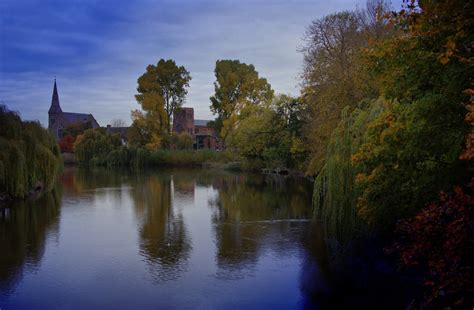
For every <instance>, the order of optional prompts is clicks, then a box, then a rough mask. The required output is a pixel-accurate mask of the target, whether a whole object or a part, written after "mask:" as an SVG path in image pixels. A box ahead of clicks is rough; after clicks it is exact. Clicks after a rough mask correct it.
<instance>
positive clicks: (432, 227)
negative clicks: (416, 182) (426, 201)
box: [388, 181, 474, 308]
mask: <svg viewBox="0 0 474 310" xmlns="http://www.w3.org/2000/svg"><path fill="white" fill-rule="evenodd" d="M473 190H474V181H471V183H470V184H469V186H468V187H467V190H466V192H464V191H463V190H462V189H461V187H459V186H458V187H455V188H454V190H453V192H452V193H450V194H446V193H444V192H441V193H440V194H439V202H433V203H431V204H430V205H428V206H427V207H426V208H424V209H423V210H422V211H420V212H419V213H418V214H417V215H416V216H415V217H413V218H411V219H409V220H405V221H401V222H400V223H399V224H398V225H397V231H398V233H399V235H400V240H399V241H398V242H397V243H396V244H395V245H394V246H393V247H392V248H391V249H389V250H388V251H389V252H397V253H398V254H399V256H400V260H399V261H400V266H401V267H402V268H413V267H415V266H416V267H418V268H419V269H421V270H422V272H423V274H424V283H423V285H424V287H425V289H426V290H425V295H424V298H423V300H422V301H421V302H420V307H421V308H425V307H434V308H445V307H446V308H450V307H459V308H464V307H466V308H469V307H471V306H472V305H473V304H474V299H473V296H474V289H473V288H474V283H473V282H472V280H473V279H474V274H473V266H472V262H473V257H474V239H473V238H472V232H473V231H474V195H473Z"/></svg>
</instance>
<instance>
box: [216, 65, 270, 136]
mask: <svg viewBox="0 0 474 310" xmlns="http://www.w3.org/2000/svg"><path fill="white" fill-rule="evenodd" d="M214 73H215V76H216V81H215V82H214V91H215V93H214V95H213V96H212V97H211V98H210V100H211V111H212V112H213V113H214V114H217V119H216V121H215V122H214V127H215V129H216V130H217V131H218V132H221V135H222V136H223V137H224V138H225V137H226V136H227V133H226V132H227V131H228V130H230V129H231V128H232V126H233V123H234V122H233V121H235V118H236V117H237V115H238V114H239V113H240V111H241V110H242V109H243V108H244V107H245V106H246V105H248V104H253V105H258V104H261V103H265V102H270V101H271V100H272V98H273V90H272V88H271V86H270V84H269V83H268V82H267V80H266V79H265V78H261V77H259V75H258V72H257V71H256V70H255V67H254V66H253V65H247V64H245V63H241V62H240V61H239V60H218V61H217V62H216V67H215V70H214ZM231 117H233V118H234V119H231ZM224 123H227V124H226V125H225V124H224ZM222 129H224V130H222Z"/></svg>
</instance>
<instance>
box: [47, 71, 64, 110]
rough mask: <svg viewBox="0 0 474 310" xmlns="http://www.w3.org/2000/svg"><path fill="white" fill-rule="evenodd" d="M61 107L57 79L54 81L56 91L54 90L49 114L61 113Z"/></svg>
mask: <svg viewBox="0 0 474 310" xmlns="http://www.w3.org/2000/svg"><path fill="white" fill-rule="evenodd" d="M61 112H62V110H61V107H60V106H59V95H58V88H57V86H56V79H54V89H53V98H52V99H51V107H50V108H49V111H48V113H49V114H52V113H61Z"/></svg>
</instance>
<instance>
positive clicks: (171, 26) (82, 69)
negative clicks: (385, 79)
mask: <svg viewBox="0 0 474 310" xmlns="http://www.w3.org/2000/svg"><path fill="white" fill-rule="evenodd" d="M398 2H400V1H392V6H393V7H395V8H398V7H397V3H398ZM364 5H365V0H312V1H310V0H275V1H270V0H268V1H264V0H253V1H251V0H214V1H200V0H196V1H191V0H187V1H186V0H170V1H161V0H153V1H152V0H136V1H132V0H129V1H119V0H115V1H112V0H61V1H56V0H55V1H53V0H36V1H31V0H21V1H20V0H2V1H1V2H0V103H1V104H5V105H6V106H7V107H8V108H9V109H10V110H14V111H17V112H19V113H20V115H21V116H22V118H23V119H28V120H39V121H40V122H41V124H42V125H43V126H47V121H48V109H49V106H50V104H51V95H52V90H53V83H54V78H55V77H56V79H57V84H58V91H59V99H60V103H61V108H62V109H63V111H65V112H79V113H92V114H93V115H94V117H95V118H96V120H97V121H98V122H99V124H100V125H102V126H105V125H107V124H110V123H111V121H112V120H113V119H122V120H124V121H125V122H126V123H127V124H130V123H131V119H130V111H131V110H133V109H139V108H140V106H139V105H138V104H137V103H136V101H135V99H134V95H135V94H136V87H137V78H138V77H139V76H140V75H141V74H143V73H144V71H145V68H146V66H147V65H148V64H156V63H157V62H158V60H159V59H161V58H164V59H170V58H171V59H174V60H175V61H176V63H177V64H178V65H180V66H184V67H185V68H186V69H187V70H188V71H190V74H191V77H192V80H191V82H190V87H189V89H188V96H187V98H186V102H185V104H184V106H189V107H193V108H194V114H195V118H196V119H213V118H214V116H213V115H212V113H211V111H210V109H209V105H210V101H209V97H210V96H212V95H213V93H214V85H213V83H214V80H215V76H214V67H215V62H216V60H218V59H239V60H240V61H241V62H245V63H247V64H253V65H254V66H255V68H256V70H257V71H258V72H259V75H260V76H261V77H265V78H266V79H267V80H268V81H269V83H270V84H271V85H272V88H273V89H274V90H275V92H276V93H284V94H291V95H298V94H299V87H298V85H299V83H300V80H299V78H298V77H299V74H300V73H301V71H302V63H303V57H302V54H301V53H300V52H298V50H299V48H300V47H301V46H303V44H304V40H303V38H304V32H305V28H306V27H307V26H308V25H309V24H310V23H311V21H312V20H314V19H317V18H320V17H323V16H324V15H327V14H330V13H334V12H338V11H342V10H352V9H356V8H362V7H364ZM398 6H399V4H398Z"/></svg>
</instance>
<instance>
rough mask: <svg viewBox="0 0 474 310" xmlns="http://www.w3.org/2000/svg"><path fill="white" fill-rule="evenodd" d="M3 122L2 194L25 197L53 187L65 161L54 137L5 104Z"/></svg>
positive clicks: (0, 117)
mask: <svg viewBox="0 0 474 310" xmlns="http://www.w3.org/2000/svg"><path fill="white" fill-rule="evenodd" d="M0 124H1V125H0V196H9V197H18V198H24V197H26V196H27V195H28V193H29V192H30V191H32V190H36V189H37V188H38V187H41V189H44V190H52V188H53V185H54V184H55V182H56V180H57V178H58V177H59V175H60V173H61V170H62V169H61V168H62V163H63V161H62V158H61V153H60V151H59V147H58V145H57V143H56V141H55V140H54V138H53V136H52V135H51V134H50V133H49V132H48V131H47V130H46V129H44V128H43V127H41V125H40V124H39V123H38V122H27V121H22V120H21V118H20V116H18V115H17V114H16V113H15V112H12V111H10V110H8V109H7V108H6V106H4V105H0Z"/></svg>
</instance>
